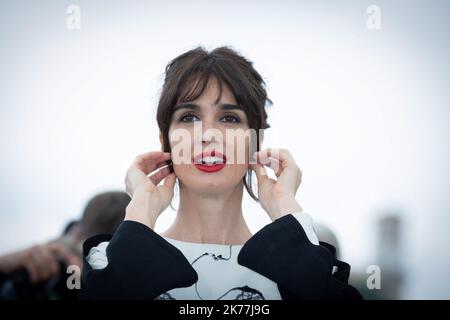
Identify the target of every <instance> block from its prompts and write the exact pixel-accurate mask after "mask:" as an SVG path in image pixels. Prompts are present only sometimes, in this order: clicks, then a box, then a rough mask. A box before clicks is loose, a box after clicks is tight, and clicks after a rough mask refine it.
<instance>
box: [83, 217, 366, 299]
mask: <svg viewBox="0 0 450 320" xmlns="http://www.w3.org/2000/svg"><path fill="white" fill-rule="evenodd" d="M103 241H110V242H109V245H108V247H107V248H106V255H107V258H108V265H107V267H106V268H104V269H98V270H94V269H92V267H91V266H90V265H89V263H87V261H86V256H87V254H88V253H89V250H90V249H91V248H92V247H95V246H97V245H98V244H99V243H100V242H103ZM83 256H84V266H83V286H82V298H85V299H154V298H156V297H157V296H159V295H160V294H162V293H165V292H166V291H168V290H171V289H174V288H180V287H189V286H191V285H193V284H194V283H195V282H197V279H198V275H197V273H196V271H195V270H194V268H193V267H192V266H191V265H190V263H189V261H188V260H187V259H186V258H185V256H184V255H183V253H182V252H181V251H180V250H178V249H177V248H176V247H174V246H173V245H172V244H170V243H169V242H168V241H166V240H165V239H164V238H163V237H161V236H160V235H158V234H157V233H156V232H154V231H153V230H152V229H150V228H148V227H147V226H145V225H144V224H141V223H138V222H134V221H124V222H122V223H121V225H120V226H119V228H118V229H117V231H116V232H115V234H114V235H113V236H110V235H98V236H94V237H92V238H89V239H88V240H86V241H85V243H84V245H83ZM238 263H239V264H240V265H243V266H245V267H247V268H249V269H252V270H253V271H255V272H258V273H259V274H261V275H263V276H265V277H267V278H269V279H270V280H272V281H274V282H275V283H276V284H277V286H278V289H279V291H280V294H281V297H282V299H283V300H288V299H362V296H361V295H360V293H359V292H358V291H357V290H356V289H355V288H354V287H352V286H350V285H349V284H348V277H349V275H350V265H349V264H347V263H345V262H342V261H339V260H337V259H336V250H335V248H334V247H333V246H331V245H329V244H327V243H324V242H320V245H314V244H312V243H311V242H310V241H309V239H308V237H307V236H306V234H305V232H304V230H303V228H302V226H301V224H300V223H299V222H298V220H297V219H296V218H295V217H294V216H293V215H291V214H288V215H285V216H283V217H281V218H279V219H277V220H275V221H274V222H272V223H270V224H268V225H266V226H265V227H264V228H262V229H261V230H260V231H258V232H257V233H256V234H254V235H253V236H252V237H251V238H250V239H249V240H248V241H247V242H246V243H245V245H244V246H243V247H242V249H241V251H240V253H239V255H238ZM333 266H337V268H338V269H337V271H335V272H334V273H333V274H332V270H333Z"/></svg>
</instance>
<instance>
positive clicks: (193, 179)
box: [175, 165, 246, 194]
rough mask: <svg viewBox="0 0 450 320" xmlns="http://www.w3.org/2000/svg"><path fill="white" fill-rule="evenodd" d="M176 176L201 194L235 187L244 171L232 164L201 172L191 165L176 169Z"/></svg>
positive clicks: (224, 190) (215, 192)
mask: <svg viewBox="0 0 450 320" xmlns="http://www.w3.org/2000/svg"><path fill="white" fill-rule="evenodd" d="M176 169H177V168H175V174H176V175H177V176H178V179H179V180H180V182H182V183H183V184H184V185H185V186H186V187H187V188H188V189H190V190H193V191H195V192H196V193H201V194H218V193H222V192H226V191H227V190H230V189H233V188H235V187H236V186H237V185H238V184H239V183H240V182H241V181H242V178H243V177H244V175H245V173H246V167H245V168H239V169H240V170H236V169H237V168H236V167H234V166H225V167H224V168H223V169H221V170H219V171H216V172H203V171H201V170H199V169H197V168H196V167H195V166H193V165H191V166H190V168H187V167H184V168H183V169H182V170H176Z"/></svg>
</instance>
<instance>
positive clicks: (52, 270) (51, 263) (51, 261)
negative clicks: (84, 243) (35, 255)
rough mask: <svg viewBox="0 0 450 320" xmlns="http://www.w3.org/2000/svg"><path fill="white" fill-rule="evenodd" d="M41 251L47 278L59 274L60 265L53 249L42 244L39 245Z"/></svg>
mask: <svg viewBox="0 0 450 320" xmlns="http://www.w3.org/2000/svg"><path fill="white" fill-rule="evenodd" d="M39 253H40V256H41V257H42V261H43V262H42V263H43V265H42V267H43V269H44V270H45V279H47V278H49V277H51V276H53V275H55V274H57V273H58V271H59V266H58V262H57V261H56V259H55V256H53V253H52V252H51V250H50V249H49V248H48V247H47V246H41V247H39Z"/></svg>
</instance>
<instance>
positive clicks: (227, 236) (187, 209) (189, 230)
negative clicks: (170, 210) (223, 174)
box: [161, 183, 252, 244]
mask: <svg viewBox="0 0 450 320" xmlns="http://www.w3.org/2000/svg"><path fill="white" fill-rule="evenodd" d="M242 193H243V184H242V183H241V184H239V185H238V186H237V187H236V188H234V189H233V190H230V192H222V193H220V194H214V195H204V194H198V193H195V192H193V191H191V190H189V189H187V188H186V187H184V186H183V185H182V184H180V205H179V209H178V212H177V216H176V218H175V221H174V223H173V224H172V226H171V227H170V228H169V229H168V230H166V231H165V232H163V233H162V234H161V235H162V236H166V237H168V238H172V239H176V240H180V241H188V242H196V243H214V244H243V243H245V242H246V241H247V240H248V239H249V238H250V237H251V236H252V234H251V232H250V230H249V229H248V226H247V224H246V222H245V220H244V216H243V214H242V207H241V205H242Z"/></svg>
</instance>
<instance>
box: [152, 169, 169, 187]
mask: <svg viewBox="0 0 450 320" xmlns="http://www.w3.org/2000/svg"><path fill="white" fill-rule="evenodd" d="M169 174H170V169H169V167H164V168H162V169H159V170H158V171H156V172H155V173H153V174H152V175H151V176H150V177H149V178H150V180H152V182H153V184H154V185H155V186H157V185H158V184H159V183H160V182H161V180H162V179H164V178H165V177H167V176H168V175H169Z"/></svg>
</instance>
